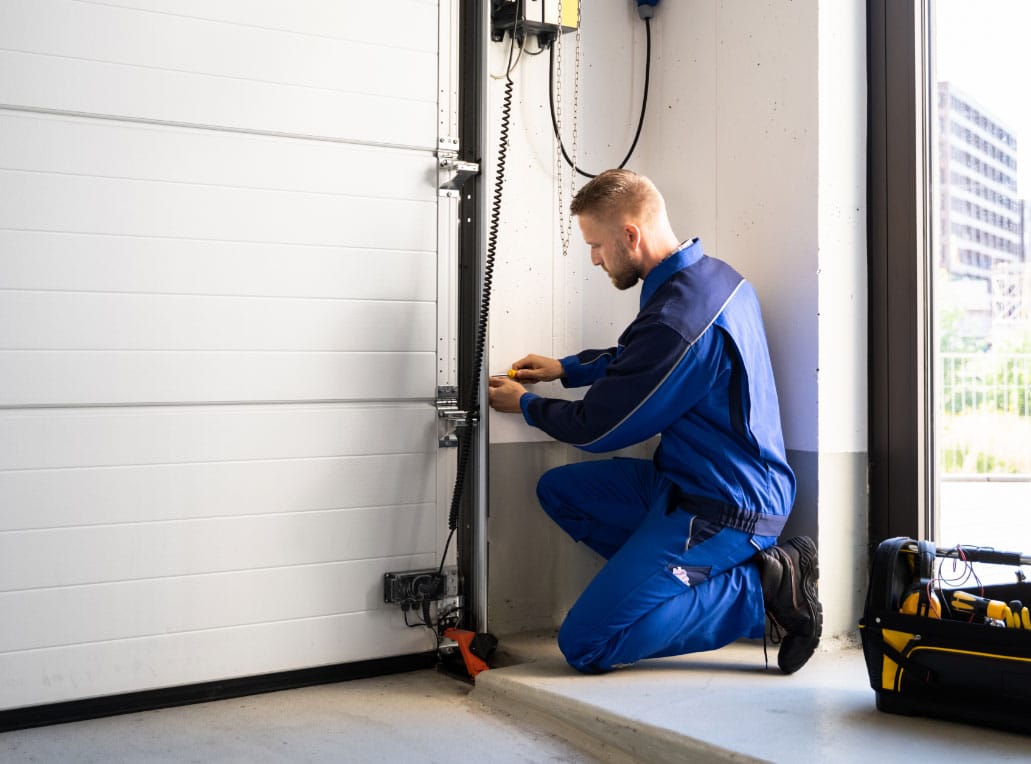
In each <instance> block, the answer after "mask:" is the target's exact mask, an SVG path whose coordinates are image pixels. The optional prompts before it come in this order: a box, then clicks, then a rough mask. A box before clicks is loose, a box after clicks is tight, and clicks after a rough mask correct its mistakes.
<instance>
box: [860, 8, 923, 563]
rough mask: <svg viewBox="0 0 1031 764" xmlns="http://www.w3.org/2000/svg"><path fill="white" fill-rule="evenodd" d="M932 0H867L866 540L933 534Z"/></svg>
mask: <svg viewBox="0 0 1031 764" xmlns="http://www.w3.org/2000/svg"><path fill="white" fill-rule="evenodd" d="M930 4H931V0H867V77H868V99H869V101H868V103H869V107H868V117H867V119H868V123H867V128H868V145H867V149H868V152H867V156H868V174H867V181H868V183H867V189H868V192H867V193H868V200H867V201H868V237H869V238H868V241H869V254H868V257H869V325H868V326H869V335H868V342H869V348H868V349H869V356H868V357H869V383H870V401H869V410H870V420H869V425H870V443H869V478H868V479H869V491H870V526H869V532H870V538H869V541H870V545H871V548H872V547H874V546H876V544H877V543H878V542H879V541H881V540H883V539H885V538H890V537H893V536H909V537H913V538H933V530H934V525H935V523H934V514H935V512H934V507H935V504H936V502H935V494H934V485H933V479H934V475H933V459H932V457H933V454H934V448H933V416H932V414H931V408H930V403H931V401H932V400H933V399H932V396H931V381H932V372H933V369H934V366H933V359H932V356H931V351H932V349H933V342H932V333H931V329H932V323H931V321H930V306H931V304H932V303H931V284H932V280H931V262H932V258H930V257H928V256H927V255H928V252H929V251H930V247H931V244H932V239H931V236H932V231H933V228H932V226H931V210H932V206H931V204H930V193H931V182H930V181H931V179H930V175H929V171H930V169H931V167H932V164H931V155H932V153H931V149H932V142H931V133H930V119H929V113H928V112H929V110H930V108H931V102H930V101H929V100H928V97H929V95H930V93H929V92H928V89H929V87H930V86H929V84H928V83H929V78H928V77H926V72H927V71H928V70H929V64H930V62H931V58H930V53H931V51H930V49H929V48H930V46H929V42H928V41H929V40H930V37H929V35H928V34H927V32H928V30H929V28H930V15H931V8H930Z"/></svg>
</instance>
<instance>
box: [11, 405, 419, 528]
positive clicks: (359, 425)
mask: <svg viewBox="0 0 1031 764" xmlns="http://www.w3.org/2000/svg"><path fill="white" fill-rule="evenodd" d="M436 426H437V425H436V411H435V410H434V409H433V408H432V407H431V406H428V405H425V404H398V405H393V406H387V405H379V406H377V405H371V406H359V405H348V404H339V405H324V406H306V405H282V406H260V405H248V406H204V407H199V408H197V407H190V406H179V407H174V408H114V409H95V410H89V409H85V410H68V411H62V410H31V411H7V412H0V452H2V453H3V454H4V462H3V467H4V469H5V470H15V471H18V470H42V469H58V468H70V469H76V468H83V467H116V466H133V465H168V464H198V465H199V464H204V463H212V465H213V466H217V465H218V464H220V463H223V462H230V461H245V460H265V459H284V460H287V459H303V458H322V457H340V456H359V455H372V454H381V455H394V454H398V455H400V454H406V453H422V454H426V455H427V456H435V455H436V454H435V447H436ZM2 474H3V472H0V475H2ZM6 511H7V508H5V514H6Z"/></svg>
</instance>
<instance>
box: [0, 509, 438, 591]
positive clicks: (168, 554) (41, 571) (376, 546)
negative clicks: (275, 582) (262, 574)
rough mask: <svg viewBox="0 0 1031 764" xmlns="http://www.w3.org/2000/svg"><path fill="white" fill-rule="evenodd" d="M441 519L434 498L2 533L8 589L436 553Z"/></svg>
mask: <svg viewBox="0 0 1031 764" xmlns="http://www.w3.org/2000/svg"><path fill="white" fill-rule="evenodd" d="M141 498H142V502H145V501H146V500H147V499H146V497H141ZM431 498H434V499H435V498H436V497H431ZM142 502H141V503H142ZM436 523H437V520H436V513H435V508H434V505H433V504H432V503H427V504H415V505H409V506H376V507H368V508H356V509H345V510H330V511H311V512H298V513H291V514H288V515H282V514H280V515H265V516H257V517H255V516H241V517H231V518H219V517H215V518H205V519H197V520H189V521H170V522H159V523H154V522H145V523H141V522H134V523H129V524H122V525H115V526H112V525H104V526H90V527H80V528H53V529H47V530H34V531H7V532H0V592H11V591H16V590H19V589H28V588H33V587H34V588H47V587H61V586H81V585H86V584H95V583H109V582H117V581H131V580H145V579H155V578H166V577H171V576H183V575H196V574H205V573H218V572H228V571H240V570H250V569H257V568H277V567H285V566H298V565H314V564H325V563H335V562H340V561H346V560H362V559H368V558H382V557H397V556H399V555H403V554H409V553H413V552H414V553H426V554H432V553H433V550H434V549H435V548H436V547H435V545H436V532H437V524H436ZM142 550H146V552H145V553H141V552H142Z"/></svg>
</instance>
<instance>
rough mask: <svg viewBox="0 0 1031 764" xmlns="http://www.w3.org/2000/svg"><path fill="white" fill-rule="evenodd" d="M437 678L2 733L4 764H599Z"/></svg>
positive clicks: (419, 675)
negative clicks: (283, 763) (313, 763)
mask: <svg viewBox="0 0 1031 764" xmlns="http://www.w3.org/2000/svg"><path fill="white" fill-rule="evenodd" d="M471 689H472V688H471V687H470V686H469V685H467V684H465V683H462V682H458V681H456V680H454V679H450V678H448V677H446V676H444V675H442V674H440V673H437V672H436V671H433V670H426V671H418V672H412V673H407V674H396V675H393V676H388V677H380V678H375V679H361V680H356V681H352V682H343V683H340V684H334V685H324V686H321V687H312V688H306V689H300V690H289V691H285V692H275V693H268V694H265V695H255V696H251V697H247V698H238V699H235V700H225V701H219V702H214V703H204V704H199V705H194V706H185V707H182V708H172V709H165V710H161V711H148V712H145V713H138V714H128V715H125V716H114V717H109V718H105V719H97V720H94V721H87V722H75V723H72V724H61V725H55V726H51V727H38V728H35V729H28V730H16V731H13V732H5V733H2V734H0V762H3V764H20V763H21V762H46V763H47V764H50V763H51V762H75V763H76V764H92V763H93V762H97V763H99V762H105V764H106V763H107V762H133V763H134V764H135V763H137V762H176V763H177V764H178V763H180V762H204V763H205V764H210V763H212V762H217V763H218V764H223V763H233V762H241V763H243V762H247V763H248V764H258V763H259V762H418V763H419V764H431V763H439V764H458V763H460V762H478V761H482V762H512V763H513V764H514V763H515V762H594V761H596V759H594V758H591V757H589V756H587V755H586V754H584V753H582V752H581V751H579V750H578V749H576V748H574V747H573V746H571V745H570V744H569V743H567V742H565V741H564V740H561V739H559V738H557V737H555V736H554V735H550V734H548V733H546V732H540V731H537V730H535V729H533V728H530V727H528V726H527V725H526V724H525V723H523V722H519V721H516V720H514V719H513V718H512V717H511V716H510V715H508V714H506V713H505V712H503V711H492V710H488V709H487V708H485V707H484V706H482V705H481V704H480V703H478V702H477V701H476V700H474V699H473V698H471V697H470V696H469V693H470V690H471Z"/></svg>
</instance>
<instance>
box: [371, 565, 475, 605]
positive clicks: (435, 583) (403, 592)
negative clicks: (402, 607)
mask: <svg viewBox="0 0 1031 764" xmlns="http://www.w3.org/2000/svg"><path fill="white" fill-rule="evenodd" d="M457 594H458V569H457V568H455V567H454V566H452V567H448V568H444V570H443V571H442V572H440V573H438V572H437V568H426V569H424V570H404V571H397V572H394V573H386V574H385V575H384V576H383V601H384V602H386V603H392V604H401V603H407V604H409V605H411V604H420V603H423V602H436V601H438V600H442V599H444V598H445V597H454V596H455V595H457Z"/></svg>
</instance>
